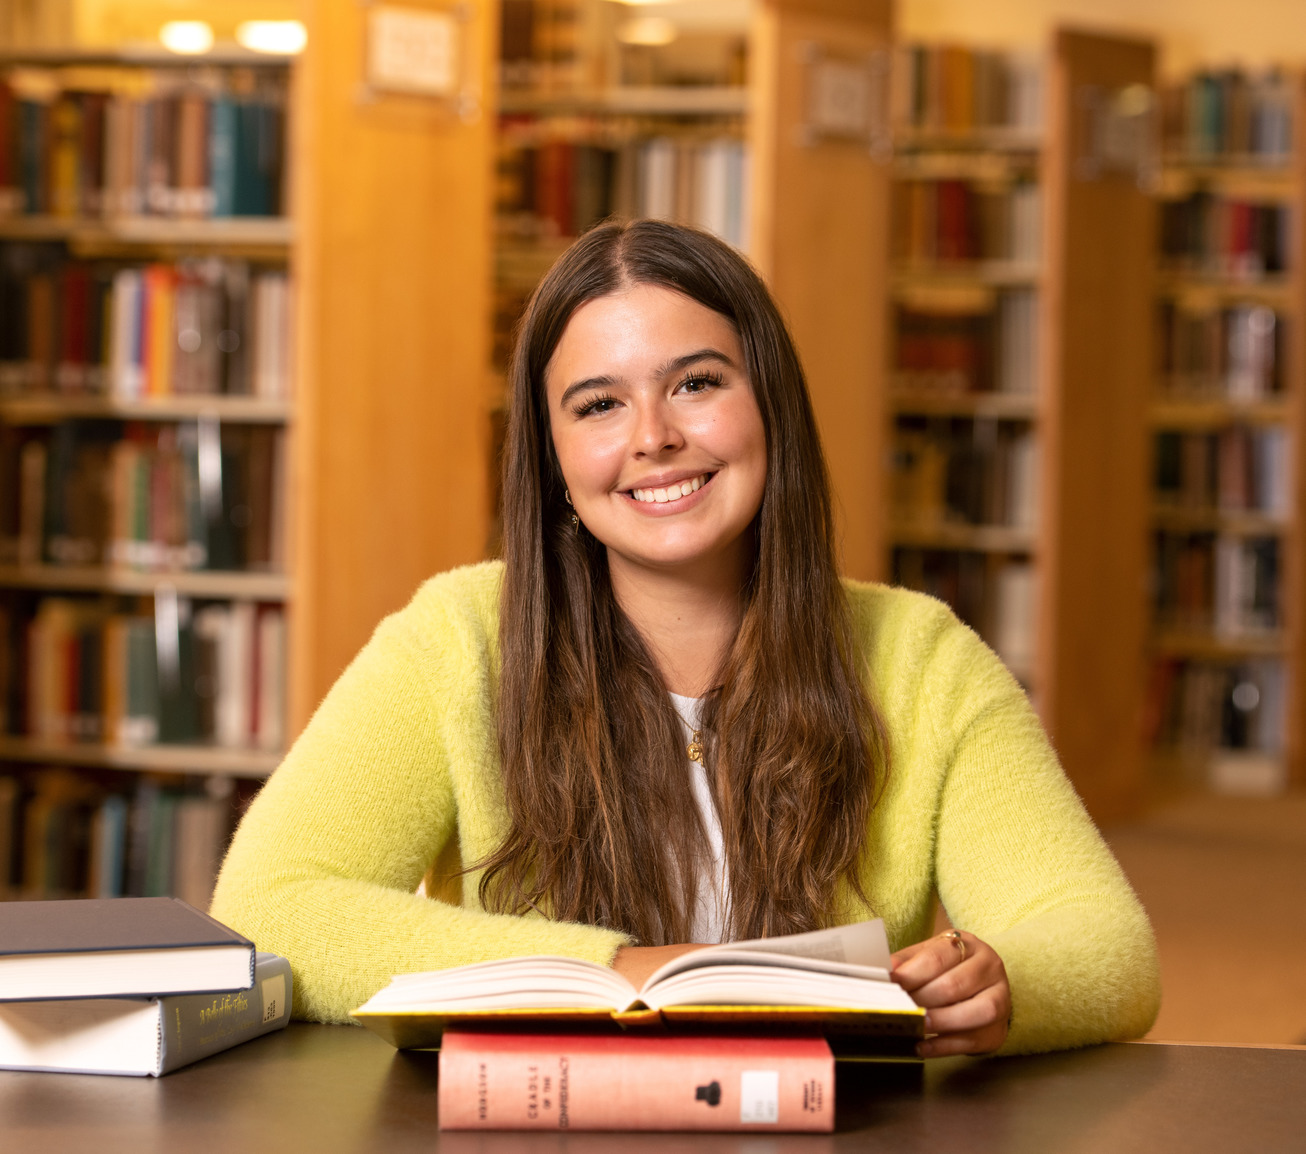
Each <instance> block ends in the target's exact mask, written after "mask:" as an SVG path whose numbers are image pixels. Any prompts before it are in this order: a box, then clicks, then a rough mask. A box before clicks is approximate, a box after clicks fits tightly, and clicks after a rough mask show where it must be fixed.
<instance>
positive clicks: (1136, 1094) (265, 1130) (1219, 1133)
mask: <svg viewBox="0 0 1306 1154" xmlns="http://www.w3.org/2000/svg"><path fill="white" fill-rule="evenodd" d="M436 1062H437V1055H435V1054H433V1053H424V1052H408V1053H397V1052H396V1051H394V1050H392V1049H391V1048H390V1047H389V1046H388V1045H387V1044H386V1043H384V1042H382V1041H381V1040H380V1039H379V1038H377V1037H375V1036H374V1035H372V1034H369V1033H367V1032H366V1031H364V1030H362V1029H358V1028H354V1027H347V1026H311V1025H304V1024H298V1023H297V1024H295V1025H292V1026H291V1027H290V1028H289V1029H288V1030H285V1031H283V1032H281V1033H278V1034H273V1035H269V1036H268V1037H265V1038H260V1039H257V1040H255V1041H253V1042H249V1043H247V1044H246V1045H244V1046H239V1047H237V1048H236V1049H234V1050H229V1051H227V1052H226V1053H223V1054H219V1055H217V1056H216V1057H213V1058H209V1059H208V1060H207V1061H204V1062H200V1063H198V1064H197V1065H195V1066H191V1067H189V1068H187V1069H184V1070H179V1071H177V1072H176V1073H175V1074H170V1075H168V1076H167V1077H166V1078H159V1079H155V1078H108V1077H93V1076H90V1075H80V1074H18V1073H6V1072H0V1150H3V1151H4V1154H19V1152H22V1154H27V1152H29V1151H32V1152H39V1154H65V1152H70V1151H78V1152H79V1154H80V1152H82V1151H93V1152H96V1154H100V1152H114V1151H124V1152H125V1151H131V1152H132V1154H154V1152H157V1154H177V1152H182V1151H184V1152H186V1154H206V1152H208V1151H223V1152H240V1154H252V1152H258V1151H275V1152H277V1154H280V1152H281V1151H299V1150H304V1151H312V1152H313V1154H334V1152H336V1151H378V1152H380V1151H385V1152H386V1154H404V1152H406V1151H422V1152H423V1154H431V1152H432V1151H435V1150H436V1149H437V1146H438V1149H439V1151H441V1154H451V1152H453V1154H458V1152H466V1154H516V1152H517V1151H522V1150H529V1151H537V1150H538V1151H548V1152H557V1154H562V1152H563V1151H568V1152H570V1151H580V1152H587V1151H594V1152H596V1154H597V1152H598V1151H601V1150H609V1149H613V1148H614V1147H615V1148H619V1149H620V1150H621V1151H622V1154H652V1152H654V1151H662V1150H668V1151H700V1150H701V1151H704V1152H705V1154H706V1152H708V1151H712V1152H717V1151H720V1152H726V1151H729V1152H731V1154H734V1152H738V1154H791V1152H792V1154H824V1152H825V1151H832V1152H833V1151H840V1150H868V1151H875V1150H883V1151H894V1152H896V1154H897V1152H902V1154H908V1152H913V1151H920V1152H922V1154H925V1152H928V1154H987V1152H989V1151H993V1152H998V1151H1002V1152H1004V1154H1006V1152H1010V1154H1026V1152H1028V1154H1051V1152H1058V1151H1067V1152H1074V1154H1082V1152H1087V1151H1103V1152H1107V1154H1129V1152H1131V1151H1139V1152H1142V1151H1146V1152H1147V1154H1155V1152H1158V1151H1160V1152H1169V1151H1178V1152H1180V1154H1202V1152H1204V1151H1212V1152H1219V1154H1235V1152H1239V1151H1256V1152H1257V1154H1276V1152H1278V1151H1303V1150H1306V1049H1255V1048H1243V1047H1223V1046H1179V1045H1175V1046H1161V1045H1114V1046H1100V1047H1097V1048H1095V1049H1091V1050H1080V1051H1075V1052H1071V1053H1063V1054H1049V1055H1043V1056H1039V1057H1032V1058H1007V1059H988V1060H967V1059H948V1060H944V1061H935V1062H930V1063H927V1064H926V1065H925V1066H924V1068H923V1069H922V1068H920V1067H914V1068H910V1069H908V1070H905V1071H904V1070H902V1069H901V1068H898V1070H897V1072H896V1073H895V1072H894V1068H891V1067H876V1066H871V1067H841V1069H840V1072H839V1079H838V1084H837V1092H836V1094H837V1103H838V1105H837V1117H838V1122H839V1127H838V1130H837V1131H836V1133H834V1134H833V1135H829V1136H826V1135H819V1136H811V1135H802V1136H799V1135H792V1136H787V1135H773V1134H738V1135H736V1134H706V1135H693V1134H689V1135H686V1134H623V1135H612V1134H567V1135H562V1134H553V1133H550V1134H460V1133H448V1134H440V1133H439V1132H438V1131H437V1130H436V1111H435V1104H436ZM618 1144H619V1146H618Z"/></svg>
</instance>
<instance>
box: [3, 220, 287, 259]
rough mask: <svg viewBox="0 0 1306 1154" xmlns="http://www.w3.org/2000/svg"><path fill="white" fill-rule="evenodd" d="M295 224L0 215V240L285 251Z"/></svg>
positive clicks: (85, 247) (102, 247)
mask: <svg viewBox="0 0 1306 1154" xmlns="http://www.w3.org/2000/svg"><path fill="white" fill-rule="evenodd" d="M294 235H295V233H294V225H293V224H292V222H291V221H290V220H288V219H285V218H282V217H232V218H229V219H220V220H177V219H172V218H170V217H149V216H138V217H117V218H112V217H110V218H106V219H100V220H79V219H75V218H67V217H58V216H11V217H0V241H6V240H58V241H63V242H65V243H67V244H69V245H70V246H72V247H73V248H74V249H78V250H94V251H104V250H106V249H111V248H116V247H121V246H127V245H130V246H134V247H137V248H140V247H148V248H178V247H181V248H187V249H219V250H222V251H229V250H232V249H240V250H248V249H254V250H260V251H261V250H271V254H272V255H275V254H276V253H278V252H279V253H281V254H282V255H283V256H284V253H285V251H286V250H287V249H289V247H290V245H291V242H292V241H293V240H294Z"/></svg>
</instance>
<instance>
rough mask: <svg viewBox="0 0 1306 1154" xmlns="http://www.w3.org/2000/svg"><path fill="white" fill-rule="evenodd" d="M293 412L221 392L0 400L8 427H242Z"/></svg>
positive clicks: (277, 420) (284, 404)
mask: <svg viewBox="0 0 1306 1154" xmlns="http://www.w3.org/2000/svg"><path fill="white" fill-rule="evenodd" d="M293 416H294V406H293V405H292V404H291V403H290V402H289V401H278V400H271V399H268V398H265V397H241V396H227V395H222V394H215V395H211V396H204V395H195V396H172V397H152V398H150V399H148V400H130V401H129V400H121V399H118V398H114V397H101V396H77V395H75V394H69V395H66V396H60V395H59V394H57V393H49V394H45V395H40V396H27V397H4V398H0V421H3V422H5V423H6V424H10V425H44V424H54V423H56V422H58V421H66V420H72V419H83V420H85V419H103V420H109V421H194V420H197V419H199V418H200V417H213V418H214V419H216V420H219V421H231V422H235V423H237V424H242V425H285V424H289V423H290V421H291V420H292V418H293Z"/></svg>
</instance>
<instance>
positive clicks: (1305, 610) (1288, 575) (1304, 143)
mask: <svg viewBox="0 0 1306 1154" xmlns="http://www.w3.org/2000/svg"><path fill="white" fill-rule="evenodd" d="M1292 124H1293V141H1292V176H1293V184H1292V187H1293V196H1294V200H1293V203H1292V205H1291V206H1290V208H1289V212H1290V213H1292V214H1293V217H1294V220H1293V227H1292V230H1291V234H1290V235H1291V238H1292V239H1291V240H1290V242H1289V244H1290V247H1289V250H1288V254H1287V255H1288V300H1287V302H1286V304H1285V307H1284V313H1285V316H1286V319H1287V323H1288V332H1287V339H1286V342H1285V343H1286V346H1287V347H1286V350H1285V351H1286V360H1285V364H1284V394H1285V398H1286V400H1287V404H1288V416H1287V423H1288V428H1287V437H1288V442H1289V444H1290V445H1291V446H1292V448H1291V449H1290V451H1289V454H1288V456H1289V465H1288V468H1289V469H1290V470H1291V474H1290V481H1289V485H1290V490H1289V491H1290V494H1291V497H1290V502H1289V510H1290V512H1289V514H1288V517H1289V528H1288V531H1287V532H1286V533H1285V534H1284V536H1283V539H1282V549H1283V557H1282V565H1283V571H1282V572H1281V574H1280V575H1279V582H1280V584H1279V599H1280V600H1279V609H1280V614H1281V617H1282V622H1283V626H1282V627H1283V634H1284V638H1285V643H1286V646H1287V652H1286V654H1285V660H1284V677H1285V693H1284V712H1285V715H1286V716H1285V719H1284V721H1285V730H1286V733H1285V734H1284V737H1285V755H1286V757H1287V764H1288V781H1289V783H1290V784H1291V785H1293V786H1295V787H1296V788H1298V789H1302V788H1306V459H1304V458H1303V453H1306V333H1303V331H1302V326H1303V325H1306V227H1303V222H1302V214H1303V213H1304V212H1306V73H1302V72H1294V73H1293V74H1292Z"/></svg>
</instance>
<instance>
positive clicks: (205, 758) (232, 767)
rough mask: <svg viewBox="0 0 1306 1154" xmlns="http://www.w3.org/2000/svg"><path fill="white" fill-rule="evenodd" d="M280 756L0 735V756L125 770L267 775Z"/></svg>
mask: <svg viewBox="0 0 1306 1154" xmlns="http://www.w3.org/2000/svg"><path fill="white" fill-rule="evenodd" d="M280 760H281V755H280V754H279V753H263V752H260V751H258V750H248V749H218V748H216V747H214V746H207V745H163V744H159V745H144V746H140V747H138V748H135V749H133V748H118V747H114V746H107V745H97V744H91V743H86V744H81V743H78V742H57V743H56V742H44V741H34V740H30V739H27V738H20V737H3V738H0V761H10V762H28V763H35V764H45V765H59V766H66V765H71V766H78V767H83V768H86V769H113V770H121V771H124V772H129V773H165V774H186V775H201V776H205V777H211V776H217V777H243V778H251V779H260V778H265V777H267V775H268V774H270V773H271V772H272V771H273V770H274V769H276V768H277V763H278V762H279V761H280Z"/></svg>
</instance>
